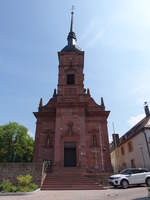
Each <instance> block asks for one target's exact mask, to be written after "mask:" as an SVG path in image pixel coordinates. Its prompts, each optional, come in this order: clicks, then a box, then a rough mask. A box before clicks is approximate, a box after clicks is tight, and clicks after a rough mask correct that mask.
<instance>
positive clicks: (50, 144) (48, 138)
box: [45, 135, 52, 147]
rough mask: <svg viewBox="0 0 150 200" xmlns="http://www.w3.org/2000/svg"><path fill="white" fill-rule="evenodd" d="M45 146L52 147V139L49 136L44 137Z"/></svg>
mask: <svg viewBox="0 0 150 200" xmlns="http://www.w3.org/2000/svg"><path fill="white" fill-rule="evenodd" d="M45 146H46V147H51V146H52V137H50V136H49V135H48V136H47V137H46V141H45Z"/></svg>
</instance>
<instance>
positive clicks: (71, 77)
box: [67, 74, 75, 85]
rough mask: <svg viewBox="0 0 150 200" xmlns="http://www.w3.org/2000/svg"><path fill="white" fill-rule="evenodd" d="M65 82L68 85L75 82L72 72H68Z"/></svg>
mask: <svg viewBox="0 0 150 200" xmlns="http://www.w3.org/2000/svg"><path fill="white" fill-rule="evenodd" d="M67 84H68V85H74V84H75V75H74V74H68V75H67Z"/></svg>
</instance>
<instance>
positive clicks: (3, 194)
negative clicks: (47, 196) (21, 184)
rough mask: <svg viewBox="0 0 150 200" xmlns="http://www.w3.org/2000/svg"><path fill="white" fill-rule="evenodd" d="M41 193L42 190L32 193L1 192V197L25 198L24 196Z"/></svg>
mask: <svg viewBox="0 0 150 200" xmlns="http://www.w3.org/2000/svg"><path fill="white" fill-rule="evenodd" d="M38 191H40V188H38V189H37V190H34V191H32V192H0V196H23V195H31V194H34V193H35V192H38Z"/></svg>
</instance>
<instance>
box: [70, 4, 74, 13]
mask: <svg viewBox="0 0 150 200" xmlns="http://www.w3.org/2000/svg"><path fill="white" fill-rule="evenodd" d="M74 8H75V7H74V5H72V9H71V14H73V13H74Z"/></svg>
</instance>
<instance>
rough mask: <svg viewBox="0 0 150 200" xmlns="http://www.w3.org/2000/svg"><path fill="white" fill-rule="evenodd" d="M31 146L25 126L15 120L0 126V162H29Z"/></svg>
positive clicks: (31, 151)
mask: <svg viewBox="0 0 150 200" xmlns="http://www.w3.org/2000/svg"><path fill="white" fill-rule="evenodd" d="M33 147H34V141H33V138H32V137H30V136H29V135H28V129H27V128H26V127H24V126H22V125H19V124H18V123H16V122H10V123H9V124H6V125H2V126H0V162H30V161H32V154H33Z"/></svg>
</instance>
